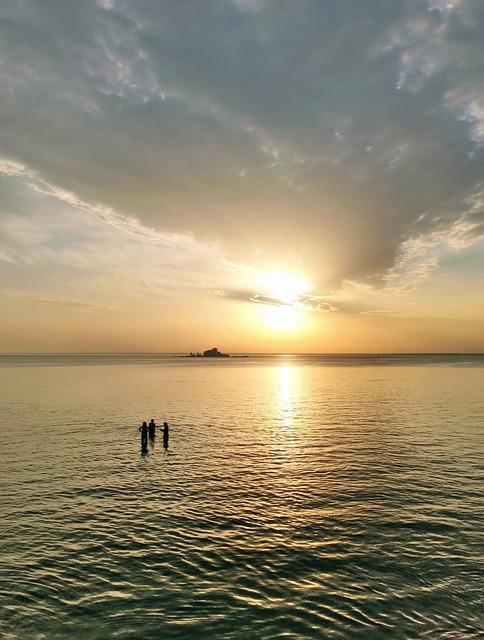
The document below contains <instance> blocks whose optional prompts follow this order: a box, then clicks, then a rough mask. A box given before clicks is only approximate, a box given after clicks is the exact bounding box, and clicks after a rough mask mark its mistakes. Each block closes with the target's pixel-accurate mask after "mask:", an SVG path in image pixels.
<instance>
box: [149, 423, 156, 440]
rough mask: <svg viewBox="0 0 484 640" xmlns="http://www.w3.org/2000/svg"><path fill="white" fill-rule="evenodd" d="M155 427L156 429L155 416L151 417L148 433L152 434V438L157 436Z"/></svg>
mask: <svg viewBox="0 0 484 640" xmlns="http://www.w3.org/2000/svg"><path fill="white" fill-rule="evenodd" d="M155 429H156V424H155V421H154V420H153V418H151V422H150V424H149V425H148V435H149V436H150V438H151V439H153V438H154V437H155Z"/></svg>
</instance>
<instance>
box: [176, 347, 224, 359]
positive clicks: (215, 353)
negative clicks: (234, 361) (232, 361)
mask: <svg viewBox="0 0 484 640" xmlns="http://www.w3.org/2000/svg"><path fill="white" fill-rule="evenodd" d="M185 358H230V356H229V354H228V353H221V352H220V351H219V350H218V349H217V347H213V349H207V350H206V351H204V352H203V353H192V352H190V353H189V355H187V356H185Z"/></svg>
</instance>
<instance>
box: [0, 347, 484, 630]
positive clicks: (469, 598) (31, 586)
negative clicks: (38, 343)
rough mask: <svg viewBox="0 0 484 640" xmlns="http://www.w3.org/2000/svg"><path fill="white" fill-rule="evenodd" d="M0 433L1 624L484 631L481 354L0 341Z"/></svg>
mask: <svg viewBox="0 0 484 640" xmlns="http://www.w3.org/2000/svg"><path fill="white" fill-rule="evenodd" d="M151 418H154V420H155V421H156V422H157V424H159V425H161V424H162V423H163V421H165V420H166V421H168V423H169V424H170V440H169V446H168V448H164V447H163V442H162V437H161V431H160V432H159V433H158V435H157V436H156V438H155V440H154V442H152V443H150V444H149V446H148V450H147V452H146V453H143V452H142V451H141V448H140V434H139V432H138V427H139V425H140V424H141V422H142V421H143V420H150V419H151ZM0 445H1V446H0V473H1V476H0V483H1V484H0V487H1V493H0V532H1V538H0V607H1V611H0V638H8V639H11V638H20V639H22V640H35V639H41V638H42V639H47V640H50V639H61V638H62V639H64V638H66V639H78V638H79V639H81V638H82V639H83V640H98V639H99V640H101V639H103V640H105V639H108V638H116V639H120V640H128V639H129V640H134V639H140V640H141V639H150V638H153V639H158V638H159V639H163V640H165V639H171V638H180V639H191V638H201V639H205V638H206V639H210V638H216V639H219V638H220V639H234V640H235V639H237V640H238V639H243V640H252V639H254V640H260V639H269V638H280V639H289V638H290V639H292V638H294V639H302V638H330V639H335V638H345V639H352V638H357V639H360V638H362V639H371V640H378V639H385V640H386V639H390V640H393V639H399V638H402V639H415V638H425V639H432V640H434V639H435V640H437V639H439V640H442V639H444V640H450V639H452V640H470V639H475V638H483V637H484V597H483V592H484V589H483V587H484V579H483V576H484V526H483V525H484V501H483V486H484V484H483V479H484V357H482V356H445V357H444V356H441V357H439V356H427V357H425V356H381V357H376V356H344V357H337V356H328V357H323V356H304V357H303V356H270V357H269V356H258V357H256V356H250V357H247V358H229V359H220V360H207V359H190V358H175V357H168V356H164V357H163V356H156V355H153V356H146V355H145V356H143V355H139V356H123V355H117V356H35V357H34V356H32V357H31V356H2V357H0Z"/></svg>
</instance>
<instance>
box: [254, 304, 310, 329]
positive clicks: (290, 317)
mask: <svg viewBox="0 0 484 640" xmlns="http://www.w3.org/2000/svg"><path fill="white" fill-rule="evenodd" d="M260 312H261V314H262V318H263V321H264V323H265V324H266V326H268V327H269V328H270V329H272V330H273V331H295V330H296V329H298V328H299V327H300V326H301V323H302V314H301V312H300V311H298V310H297V309H294V307H286V306H280V307H279V306H276V305H261V308H260Z"/></svg>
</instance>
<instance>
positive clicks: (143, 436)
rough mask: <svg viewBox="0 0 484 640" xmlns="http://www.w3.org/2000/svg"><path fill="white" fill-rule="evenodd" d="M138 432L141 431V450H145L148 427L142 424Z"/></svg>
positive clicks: (144, 423)
mask: <svg viewBox="0 0 484 640" xmlns="http://www.w3.org/2000/svg"><path fill="white" fill-rule="evenodd" d="M138 431H141V448H142V449H146V448H147V446H148V425H147V424H146V422H143V424H142V425H141V427H139V429H138Z"/></svg>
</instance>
